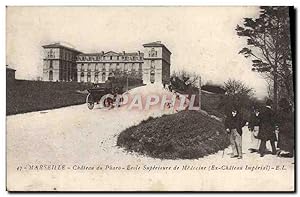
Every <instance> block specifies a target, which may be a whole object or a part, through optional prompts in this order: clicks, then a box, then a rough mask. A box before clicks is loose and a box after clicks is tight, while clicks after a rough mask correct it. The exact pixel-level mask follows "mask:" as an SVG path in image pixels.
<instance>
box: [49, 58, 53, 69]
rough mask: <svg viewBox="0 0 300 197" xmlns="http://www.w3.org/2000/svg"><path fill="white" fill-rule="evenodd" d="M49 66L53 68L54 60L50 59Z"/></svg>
mask: <svg viewBox="0 0 300 197" xmlns="http://www.w3.org/2000/svg"><path fill="white" fill-rule="evenodd" d="M49 68H53V61H52V60H50V65H49Z"/></svg>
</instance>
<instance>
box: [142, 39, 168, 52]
mask: <svg viewBox="0 0 300 197" xmlns="http://www.w3.org/2000/svg"><path fill="white" fill-rule="evenodd" d="M143 46H144V47H163V48H165V49H166V50H167V51H168V52H169V53H170V54H172V53H171V51H170V50H169V49H168V48H167V47H166V46H165V45H164V44H162V43H161V41H156V42H150V43H146V44H143Z"/></svg>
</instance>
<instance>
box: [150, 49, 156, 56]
mask: <svg viewBox="0 0 300 197" xmlns="http://www.w3.org/2000/svg"><path fill="white" fill-rule="evenodd" d="M149 56H150V57H156V56H157V51H155V49H154V48H152V49H151V51H150V53H149Z"/></svg>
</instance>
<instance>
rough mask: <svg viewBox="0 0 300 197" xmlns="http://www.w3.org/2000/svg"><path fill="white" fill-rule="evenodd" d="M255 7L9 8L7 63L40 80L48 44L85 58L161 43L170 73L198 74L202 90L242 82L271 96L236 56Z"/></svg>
mask: <svg viewBox="0 0 300 197" xmlns="http://www.w3.org/2000/svg"><path fill="white" fill-rule="evenodd" d="M258 12H259V9H258V8H257V7H246V6H245V7H226V6H224V7H181V6H177V7H8V8H7V12H6V14H7V18H6V20H7V21H6V62H7V65H9V67H11V68H14V69H16V70H17V71H16V78H17V79H29V80H32V79H37V77H41V76H42V65H43V64H42V58H43V48H42V47H41V46H42V45H44V44H49V43H53V42H66V43H69V44H70V45H72V46H73V47H75V48H76V49H78V50H80V51H82V52H100V51H110V50H112V51H116V52H122V51H127V52H136V51H138V50H140V51H142V50H143V46H142V44H144V43H148V42H153V41H161V42H162V43H163V44H165V45H166V47H167V48H168V49H169V50H170V51H171V52H172V55H171V72H173V71H178V70H186V71H188V72H191V73H195V74H199V75H201V78H202V84H205V83H206V82H212V83H216V84H223V83H224V82H225V81H227V80H228V79H229V78H231V79H236V80H240V81H243V82H244V83H245V84H246V85H248V86H249V87H251V88H253V89H254V93H255V96H257V97H259V98H263V97H265V96H267V88H266V85H267V83H266V81H265V80H264V79H263V77H262V76H260V75H259V74H258V73H255V72H252V71H251V61H250V60H248V59H246V58H245V57H243V56H242V55H239V54H238V52H239V51H240V49H242V48H243V47H244V46H246V40H245V38H242V37H238V36H237V35H236V32H235V28H236V25H237V24H242V22H243V18H244V17H257V16H258Z"/></svg>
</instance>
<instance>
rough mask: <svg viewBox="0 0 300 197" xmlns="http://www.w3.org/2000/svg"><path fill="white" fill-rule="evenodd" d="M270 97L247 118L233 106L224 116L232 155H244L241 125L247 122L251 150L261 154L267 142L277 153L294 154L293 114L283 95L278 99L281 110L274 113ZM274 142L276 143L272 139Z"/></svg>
mask: <svg viewBox="0 0 300 197" xmlns="http://www.w3.org/2000/svg"><path fill="white" fill-rule="evenodd" d="M272 105H273V102H272V100H270V99H269V100H267V101H266V105H265V106H264V107H262V108H259V107H254V109H253V113H252V114H251V116H250V118H249V120H248V121H246V120H244V119H243V117H242V115H241V114H240V113H239V111H238V110H237V109H236V108H233V109H232V110H231V113H230V114H229V115H228V116H227V117H226V120H225V128H226V132H227V133H228V134H229V135H230V137H229V138H230V144H231V147H232V155H231V157H232V158H238V159H242V158H243V153H242V132H243V130H242V127H244V126H245V125H246V124H247V123H248V128H249V131H250V132H251V146H252V147H251V148H250V149H249V150H250V152H251V153H259V154H260V156H261V157H264V156H265V154H266V153H267V149H266V143H267V142H268V141H269V142H270V144H271V147H272V150H271V154H273V155H278V156H280V157H293V153H294V116H293V112H292V110H291V107H290V105H289V102H288V101H287V100H286V99H281V100H280V101H279V107H280V110H279V111H278V112H277V113H275V112H274V110H273V108H272ZM275 142H277V143H275Z"/></svg>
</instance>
